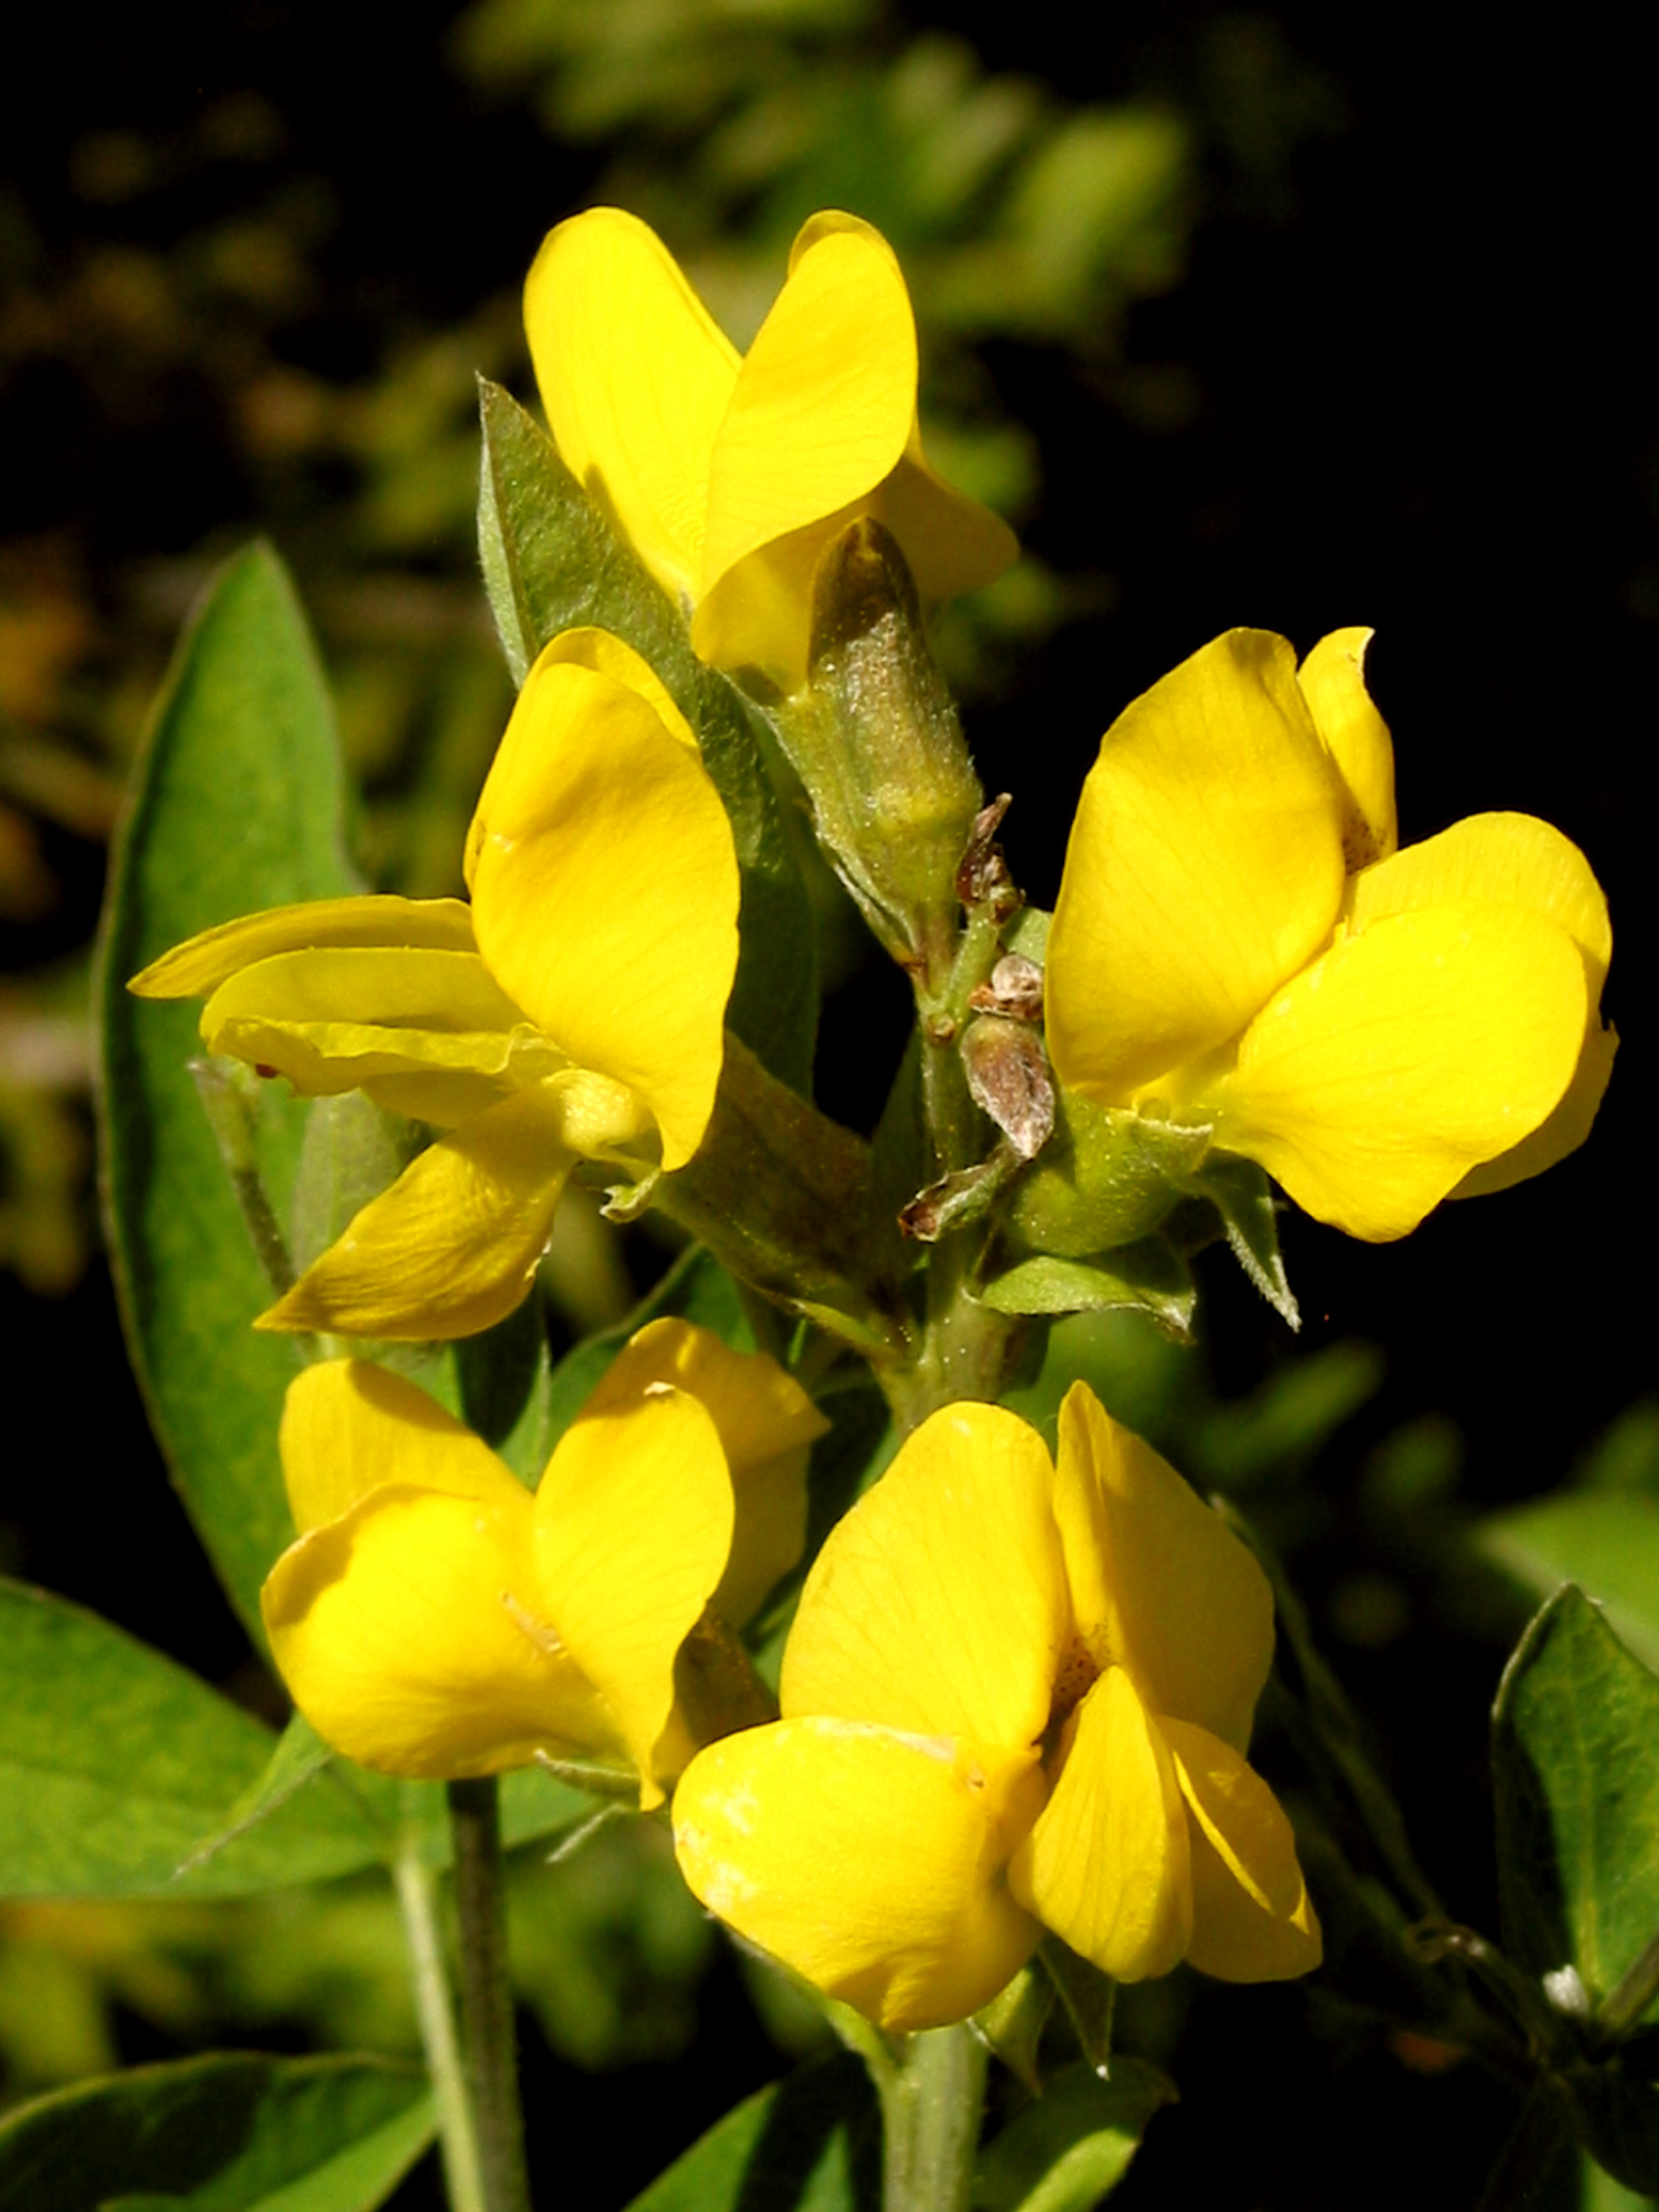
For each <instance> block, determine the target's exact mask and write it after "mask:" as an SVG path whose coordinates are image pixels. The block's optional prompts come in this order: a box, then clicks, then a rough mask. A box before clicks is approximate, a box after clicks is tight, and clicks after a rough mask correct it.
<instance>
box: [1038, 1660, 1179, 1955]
mask: <svg viewBox="0 0 1659 2212" xmlns="http://www.w3.org/2000/svg"><path fill="white" fill-rule="evenodd" d="M1070 1732H1071V1742H1070V1745H1069V1748H1068V1749H1067V1751H1066V1752H1065V1764H1064V1765H1063V1767H1062V1768H1061V1770H1060V1775H1059V1779H1058V1781H1057V1782H1056V1783H1055V1784H1054V1787H1053V1790H1052V1792H1051V1796H1050V1798H1049V1802H1048V1804H1047V1805H1046V1806H1045V1807H1044V1809H1043V1812H1042V1814H1041V1815H1040V1817H1039V1818H1038V1821H1037V1824H1036V1825H1035V1826H1034V1827H1033V1829H1032V1831H1031V1834H1030V1835H1029V1837H1028V1838H1027V1839H1026V1841H1025V1842H1024V1843H1023V1844H1021V1845H1020V1847H1019V1849H1018V1850H1017V1851H1016V1852H1015V1853H1014V1859H1013V1862H1011V1864H1010V1866H1009V1887H1010V1888H1011V1889H1012V1890H1013V1892H1014V1897H1015V1898H1016V1899H1018V1901H1019V1902H1020V1903H1021V1904H1023V1905H1024V1906H1025V1907H1026V1909H1027V1911H1029V1912H1034V1913H1035V1914H1036V1915H1037V1916H1038V1918H1039V1919H1040V1920H1042V1922H1043V1924H1044V1926H1045V1927H1048V1928H1051V1929H1052V1930H1053V1931H1054V1934H1055V1935H1056V1936H1060V1937H1061V1938H1062V1939H1063V1940H1064V1941H1065V1942H1067V1943H1069V1944H1070V1945H1071V1947H1072V1949H1073V1950H1074V1951H1076V1952H1077V1953H1078V1954H1079V1956H1080V1957H1082V1958H1086V1959H1090V1960H1092V1961H1093V1963H1094V1965H1095V1966H1097V1967H1098V1968H1099V1969H1100V1970H1101V1972H1103V1973H1109V1974H1112V1975H1114V1976H1116V1978H1117V1979H1118V1980H1119V1981H1140V1980H1142V1979H1143V1978H1144V1977H1145V1976H1147V1975H1148V1974H1159V1973H1167V1972H1169V1970H1170V1969H1171V1967H1173V1966H1176V1965H1177V1964H1178V1963H1179V1962H1180V1960H1181V1959H1182V1958H1183V1956H1184V1955H1185V1953H1186V1949H1187V1945H1188V1942H1189V1941H1190V1940H1191V1937H1192V1933H1193V1882H1192V1874H1191V1871H1190V1868H1189V1862H1188V1845H1187V1817H1186V1813H1185V1810H1184V1809H1183V1806H1182V1802H1181V1792H1180V1788H1179V1786H1178V1784H1177V1782H1176V1778H1175V1767H1174V1762H1173V1760H1172V1759H1171V1758H1170V1756H1169V1752H1168V1750H1167V1748H1166V1747H1165V1745H1164V1742H1163V1738H1162V1736H1161V1733H1160V1731H1159V1728H1158V1724H1157V1722H1156V1721H1155V1720H1154V1719H1153V1717H1152V1715H1151V1714H1149V1713H1148V1712H1147V1710H1146V1708H1145V1707H1144V1706H1143V1705H1142V1703H1141V1701H1140V1699H1139V1698H1138V1697H1137V1696H1136V1694H1135V1690H1134V1685H1133V1684H1132V1683H1131V1682H1130V1680H1129V1677H1128V1676H1127V1675H1126V1674H1124V1670H1123V1669H1122V1668H1121V1667H1113V1668H1111V1669H1110V1670H1109V1671H1108V1672H1107V1673H1106V1674H1104V1675H1102V1676H1101V1677H1100V1678H1099V1679H1098V1680H1097V1681H1096V1682H1095V1683H1094V1685H1093V1687H1092V1688H1091V1689H1090V1690H1089V1692H1088V1696H1087V1697H1086V1698H1085V1699H1084V1701H1083V1703H1082V1704H1081V1705H1080V1706H1079V1707H1078V1709H1077V1712H1076V1714H1074V1716H1073V1719H1072V1723H1071V1731H1070Z"/></svg>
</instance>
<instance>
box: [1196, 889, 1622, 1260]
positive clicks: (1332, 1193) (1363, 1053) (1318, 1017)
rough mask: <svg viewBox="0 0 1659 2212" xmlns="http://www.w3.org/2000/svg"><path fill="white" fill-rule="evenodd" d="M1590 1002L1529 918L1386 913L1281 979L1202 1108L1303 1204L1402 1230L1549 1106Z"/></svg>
mask: <svg viewBox="0 0 1659 2212" xmlns="http://www.w3.org/2000/svg"><path fill="white" fill-rule="evenodd" d="M1400 858H1402V859H1403V858H1405V856H1404V855H1401V856H1400ZM1384 865H1385V866H1387V865H1391V864H1384ZM1587 1001H1588V991H1587V986H1586V979H1585V968H1584V962H1583V959H1582V958H1581V956H1580V954H1579V951H1578V948H1577V946H1576V945H1575V944H1574V943H1573V941H1572V940H1571V939H1570V938H1569V937H1568V936H1567V933H1566V931H1565V930H1562V929H1560V928H1558V927H1557V926H1556V924H1555V923H1554V922H1552V921H1549V920H1546V919H1545V918H1544V917H1543V916H1542V915H1539V914H1536V913H1528V912H1527V911H1525V910H1524V909H1523V908H1521V907H1517V906H1504V907H1492V906H1476V905H1468V906H1435V907H1430V908H1428V909H1426V910H1423V911H1419V912H1408V913H1400V914H1391V915H1388V916H1386V917H1384V918H1383V920H1381V921H1377V922H1374V923H1371V924H1370V925H1369V926H1367V928H1366V929H1365V931H1364V934H1363V935H1362V936H1359V937H1349V938H1347V939H1346V940H1344V941H1343V942H1341V943H1339V944H1337V945H1336V946H1335V947H1334V948H1333V949H1332V950H1331V951H1330V952H1329V953H1327V954H1326V955H1325V956H1324V957H1323V958H1322V959H1320V960H1317V961H1315V962H1314V963H1313V965H1312V966H1311V967H1310V968H1309V969H1308V970H1307V971H1306V972H1305V973H1304V974H1302V975H1301V976H1299V977H1297V978H1296V980H1295V981H1294V982H1292V983H1290V984H1288V985H1287V986H1286V988H1285V989H1284V990H1282V991H1281V992H1279V994H1278V996H1277V997H1276V998H1275V999H1274V1000H1273V1001H1272V1004H1271V1005H1270V1006H1268V1007H1266V1008H1265V1009H1264V1010H1263V1012H1262V1014H1261V1015H1260V1016H1259V1017H1258V1019H1257V1020H1256V1021H1255V1022H1253V1023H1252V1024H1251V1026H1250V1029H1249V1031H1248V1033H1247V1034H1246V1036H1245V1038H1244V1040H1243V1043H1242V1045H1241V1046H1240V1048H1239V1053H1238V1064H1237V1067H1236V1068H1235V1070H1234V1071H1233V1072H1232V1073H1231V1074H1229V1075H1226V1076H1224V1077H1222V1078H1220V1079H1219V1080H1218V1081H1217V1082H1215V1083H1214V1084H1213V1085H1212V1086H1211V1087H1210V1089H1209V1094H1208V1096H1207V1098H1206V1099H1204V1100H1203V1101H1201V1102H1200V1109H1201V1110H1202V1111H1203V1112H1205V1113H1207V1114H1211V1115H1213V1117H1214V1121H1215V1132H1216V1142H1217V1143H1218V1144H1220V1145H1224V1146H1226V1147H1227V1148H1228V1149H1229V1150H1230V1151H1234V1152H1241V1153H1244V1154H1246V1155H1247V1156H1248V1157H1249V1158H1250V1159H1252V1160H1256V1161H1260V1162H1261V1164H1262V1165H1263V1166H1264V1167H1265V1168H1266V1169H1267V1170H1268V1172H1269V1174H1270V1175H1272V1176H1273V1177H1274V1178H1275V1179H1276V1180H1277V1181H1278V1182H1279V1183H1281V1184H1282V1185H1283V1186H1284V1188H1285V1190H1286V1191H1288V1192H1289V1194H1290V1196H1291V1197H1292V1198H1294V1199H1295V1200H1296V1202H1297V1204H1298V1205H1300V1206H1302V1207H1304V1208H1305V1209H1306V1210H1307V1211H1308V1212H1309V1213H1310V1214H1312V1215H1314V1216H1315V1218H1316V1219H1318V1220H1320V1221H1328V1222H1332V1223H1334V1224H1335V1226H1336V1227H1337V1228H1339V1229H1343V1230H1346V1232H1347V1234H1348V1235H1350V1236H1363V1237H1368V1238H1370V1239H1372V1240H1374V1241H1376V1240H1382V1239H1385V1238H1388V1237H1394V1236H1403V1235H1406V1234H1407V1232H1408V1231H1410V1230H1413V1229H1415V1228H1416V1227H1417V1225H1418V1223H1419V1221H1420V1220H1421V1219H1422V1217H1423V1215H1424V1214H1426V1213H1427V1212H1428V1211H1429V1209H1430V1207H1431V1206H1434V1205H1436V1204H1438V1202H1439V1201H1440V1199H1442V1198H1445V1197H1446V1195H1447V1194H1448V1192H1450V1191H1451V1190H1452V1189H1453V1188H1454V1186H1455V1185H1456V1183H1457V1182H1458V1181H1459V1179H1460V1178H1461V1177H1462V1176H1463V1175H1465V1174H1466V1173H1467V1172H1468V1170H1469V1169H1470V1168H1471V1167H1473V1166H1475V1165H1476V1164H1478V1163H1479V1162H1481V1161H1487V1160H1492V1159H1494V1158H1495V1157H1496V1156H1497V1155H1498V1154H1499V1153H1502V1152H1506V1151H1508V1149H1509V1148H1510V1147H1511V1146H1512V1145H1514V1144H1517V1143H1519V1142H1520V1141H1521V1139H1522V1138H1523V1137H1526V1136H1528V1135H1530V1133H1531V1131H1532V1130H1533V1129H1535V1128H1536V1127H1537V1126H1538V1124H1540V1123H1541V1122H1542V1121H1543V1120H1544V1118H1545V1116H1546V1115H1548V1114H1549V1113H1550V1112H1551V1111H1552V1110H1553V1109H1554V1107H1555V1106H1556V1104H1557V1102H1558V1101H1559V1100H1560V1099H1561V1097H1562V1096H1563V1094H1564V1092H1565V1091H1566V1089H1567V1085H1568V1083H1569V1082H1570V1081H1571V1079H1572V1075H1573V1072H1574V1069H1575V1068H1576V1067H1577V1065H1578V1060H1579V1054H1580V1051H1581V1048H1582V1045H1583V1041H1584V1035H1585V1028H1586V1022H1587V1016H1588V1012H1589V1009H1588V1003H1587Z"/></svg>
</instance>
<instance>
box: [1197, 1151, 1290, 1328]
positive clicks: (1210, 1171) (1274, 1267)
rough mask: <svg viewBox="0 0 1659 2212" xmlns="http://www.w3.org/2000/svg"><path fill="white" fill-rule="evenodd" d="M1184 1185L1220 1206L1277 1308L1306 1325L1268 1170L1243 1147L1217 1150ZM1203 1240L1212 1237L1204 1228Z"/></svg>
mask: <svg viewBox="0 0 1659 2212" xmlns="http://www.w3.org/2000/svg"><path fill="white" fill-rule="evenodd" d="M1182 1188H1183V1189H1185V1190H1186V1191H1187V1192H1188V1193H1189V1194H1190V1195H1191V1196H1192V1197H1193V1198H1201V1199H1207V1201H1208V1202H1209V1204H1210V1205H1212V1206H1213V1207H1214V1208H1215V1210H1216V1212H1217V1213H1218V1214H1219V1215H1220V1216H1221V1225H1222V1228H1223V1230H1224V1231H1225V1233H1226V1235H1227V1241H1228V1244H1229V1246H1230V1247H1231V1249H1232V1252H1233V1257H1234V1258H1235V1260H1236V1261H1237V1262H1238V1265H1239V1266H1240V1267H1241V1268H1242V1269H1243V1270H1244V1272H1245V1273H1246V1274H1247V1275H1248V1276H1249V1278H1250V1280H1251V1281H1252V1282H1253V1283H1254V1284H1255V1286H1256V1288H1257V1289H1258V1290H1259V1291H1260V1292H1261V1294H1262V1296H1263V1297H1264V1298H1265V1299H1266V1300H1267V1302H1268V1304H1269V1305H1270V1306H1271V1307H1272V1309H1273V1310H1274V1311H1275V1312H1276V1313H1278V1314H1280V1315H1281V1316H1282V1318H1283V1319H1284V1320H1286V1321H1288V1322H1289V1324H1290V1326H1291V1327H1292V1328H1293V1329H1300V1328H1301V1326H1302V1315H1301V1313H1300V1311H1299V1310H1298V1309H1297V1304H1296V1299H1295V1297H1294V1295H1293V1293H1292V1291H1291V1287H1290V1282H1289V1279H1288V1278H1287V1276H1286V1274H1285V1272H1284V1261H1283V1259H1282V1257H1281V1256H1280V1253H1279V1241H1278V1201H1277V1199H1276V1198H1274V1197H1273V1187H1272V1183H1271V1182H1270V1181H1269V1180H1268V1177H1267V1175H1266V1173H1265V1172H1264V1171H1263V1170H1262V1169H1261V1168H1260V1167H1258V1166H1257V1164H1256V1162H1255V1161H1253V1160H1244V1159H1242V1158H1240V1156H1239V1155H1238V1154H1237V1153H1231V1152H1212V1153H1210V1154H1209V1155H1208V1156H1207V1157H1206V1158H1205V1159H1204V1160H1203V1161H1201V1163H1200V1164H1199V1165H1198V1167H1197V1168H1195V1169H1194V1170H1193V1172H1192V1173H1191V1174H1189V1175H1187V1176H1184V1177H1183V1178H1182ZM1198 1241H1199V1243H1200V1244H1201V1243H1207V1242H1208V1241H1209V1238H1208V1236H1207V1235H1204V1234H1203V1232H1202V1231H1201V1230H1200V1232H1199V1236H1198Z"/></svg>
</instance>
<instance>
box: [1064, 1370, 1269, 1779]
mask: <svg viewBox="0 0 1659 2212" xmlns="http://www.w3.org/2000/svg"><path fill="white" fill-rule="evenodd" d="M1055 1517H1056V1519H1057V1520H1058V1522H1059V1527H1060V1534H1061V1539H1062V1541H1063V1542H1064V1545H1065V1556H1066V1571H1067V1574H1068V1575H1069V1577H1070V1580H1071V1589H1072V1604H1073V1606H1074V1608H1075V1612H1076V1618H1077V1624H1078V1629H1079V1633H1080V1634H1081V1635H1082V1637H1083V1638H1084V1640H1085V1641H1086V1642H1087V1643H1088V1646H1089V1648H1090V1651H1091V1653H1092V1656H1093V1659H1094V1663H1095V1665H1096V1666H1097V1667H1100V1668H1105V1667H1107V1666H1110V1665H1117V1666H1121V1667H1124V1668H1126V1669H1127V1670H1128V1672H1129V1673H1130V1675H1131V1676H1132V1677H1134V1680H1135V1682H1136V1684H1137V1686H1138V1688H1139V1690H1140V1692H1141V1695H1142V1696H1143V1697H1144V1698H1145V1699H1146V1701H1147V1703H1148V1704H1149V1705H1150V1706H1151V1708H1152V1710H1153V1711H1154V1712H1155V1713H1159V1714H1169V1713H1173V1714H1180V1715H1181V1716H1182V1717H1183V1718H1184V1719H1187V1720H1193V1721H1197V1722H1198V1725H1199V1726H1200V1727H1203V1728H1207V1729H1210V1730H1213V1732H1214V1733H1215V1734H1216V1735H1218V1736H1221V1737H1223V1738H1225V1739H1226V1741H1227V1742H1228V1743H1230V1744H1233V1745H1235V1747H1236V1748H1237V1749H1238V1750H1239V1751H1242V1750H1243V1749H1244V1747H1245V1745H1246V1744H1247V1743H1248V1742H1249V1740H1250V1722H1251V1718H1252V1716H1253V1715H1254V1713H1255V1710H1256V1700H1257V1699H1258V1698H1259V1697H1260V1696H1261V1694H1262V1685H1263V1683H1264V1682H1265V1681H1266V1680H1267V1678H1268V1669H1269V1667H1270V1666H1271V1664H1272V1653H1273V1601H1272V1591H1271V1590H1270V1588H1269V1587H1268V1579H1267V1576H1266V1575H1265V1574H1264V1573H1263V1572H1262V1570H1261V1568H1260V1567H1258V1566H1257V1564H1256V1562H1255V1560H1254V1559H1253V1558H1252V1556H1251V1554H1250V1553H1249V1551H1248V1550H1247V1549H1246V1548H1245V1546H1244V1545H1243V1544H1242V1543H1240V1542H1239V1540H1238V1538H1237V1537H1236V1536H1235V1534H1234V1533H1233V1531H1232V1530H1231V1529H1230V1528H1229V1527H1228V1526H1227V1524H1226V1522H1225V1521H1223V1519H1222V1518H1221V1516H1220V1514H1219V1513H1216V1512H1213V1511H1212V1510H1211V1508H1210V1507H1209V1506H1207V1505H1205V1504H1204V1502H1203V1500H1202V1499H1201V1498H1200V1497H1199V1496H1198V1493H1197V1492H1196V1491H1194V1490H1193V1489H1192V1487H1191V1486H1190V1485H1189V1484H1187V1483H1185V1482H1183V1481H1182V1479H1181V1477H1180V1476H1179V1475H1178V1474H1177V1473H1176V1472H1175V1470H1174V1468H1173V1467H1171V1466H1170V1465H1169V1464H1168V1462H1167V1461H1166V1460H1164V1459H1161V1458H1160V1456H1158V1454H1157V1453H1156V1452H1155V1451H1154V1450H1153V1449H1152V1447H1151V1445H1150V1444H1146V1443H1143V1442H1142V1441H1141V1439H1140V1438H1139V1437H1138V1436H1134V1435H1131V1434H1130V1432H1129V1431H1128V1430H1127V1429H1126V1428H1121V1427H1119V1425H1118V1423H1117V1422H1116V1421H1115V1420H1114V1419H1112V1417H1111V1415H1110V1414H1109V1413H1107V1411H1106V1409H1105V1408H1104V1407H1103V1406H1102V1405H1101V1403H1100V1401H1099V1399H1098V1398H1096V1397H1095V1395H1094V1393H1093V1391H1092V1390H1090V1389H1089V1388H1088V1384H1087V1383H1073V1385H1072V1387H1071V1389H1070V1390H1069V1391H1068V1392H1067V1394H1066V1400H1065V1403H1064V1405H1063V1406H1062V1407H1061V1408H1060V1451H1059V1476H1058V1480H1057V1483H1056V1486H1055Z"/></svg>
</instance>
